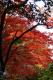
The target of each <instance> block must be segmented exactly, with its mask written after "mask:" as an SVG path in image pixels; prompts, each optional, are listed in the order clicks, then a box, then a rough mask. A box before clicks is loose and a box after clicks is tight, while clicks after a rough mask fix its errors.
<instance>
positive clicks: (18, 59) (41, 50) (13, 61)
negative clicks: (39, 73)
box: [0, 1, 52, 77]
mask: <svg viewBox="0 0 53 80" xmlns="http://www.w3.org/2000/svg"><path fill="white" fill-rule="evenodd" d="M26 2H27V1H24V2H23V3H20V4H16V5H15V4H14V3H13V4H12V5H11V4H9V5H8V6H7V7H6V8H5V10H4V12H3V14H2V18H1V25H0V26H1V27H0V44H1V45H0V52H1V53H0V64H1V66H0V67H1V68H0V72H1V77H2V75H3V72H5V69H7V70H8V72H9V73H12V70H13V72H14V73H15V74H17V73H18V75H17V76H22V77H23V75H25V76H28V75H29V74H34V70H33V69H32V67H33V66H34V67H35V66H36V65H35V64H41V65H42V67H46V66H47V65H48V64H49V63H50V61H52V60H51V58H50V56H51V54H49V52H50V50H49V49H48V48H47V47H46V46H47V45H46V44H47V43H48V44H49V43H52V42H51V39H49V37H48V36H46V35H44V34H42V33H40V32H37V31H36V30H35V29H34V28H35V27H37V26H38V25H46V26H47V27H48V25H47V24H46V23H44V22H43V24H42V23H41V24H40V23H39V22H38V23H37V25H35V26H33V27H31V28H29V29H28V28H27V26H31V25H30V24H29V23H31V21H30V20H25V19H21V18H19V17H9V16H6V13H7V12H8V11H10V10H11V9H12V12H13V10H14V8H15V9H16V8H20V7H21V9H22V10H23V7H22V6H24V5H25V3H26ZM30 9H31V6H30ZM30 9H29V10H30ZM17 10H19V9H17ZM15 11H16V10H15ZM25 12H27V13H28V11H27V8H24V13H25ZM39 12H40V11H39V10H38V13H39ZM8 13H9V12H8ZM19 14H20V11H19ZM22 14H23V13H22ZM28 15H29V13H28ZM39 15H40V14H39ZM5 16H6V17H5ZM24 16H26V14H24ZM27 17H28V16H27ZM31 17H32V18H33V15H31V16H30V17H28V18H29V19H32V18H31ZM41 18H42V15H41ZM15 20H16V21H15ZM20 21H21V22H20ZM42 21H43V20H42ZM27 23H28V24H27ZM4 24H5V25H4ZM21 25H23V27H22V26H21ZM32 29H33V31H31V30H32ZM46 37H47V38H46ZM41 40H42V41H41ZM46 41H47V42H46ZM9 44H10V45H9ZM41 44H42V45H41ZM32 45H33V46H32ZM37 48H38V50H37ZM34 53H36V54H34ZM23 61H24V62H23ZM45 62H46V63H45ZM17 64H18V65H17ZM12 65H13V66H12ZM20 65H21V66H20ZM17 66H18V67H17ZM8 67H9V68H8ZM15 67H17V69H16V68H15ZM14 68H15V70H14ZM9 69H10V70H9ZM25 76H24V77H25Z"/></svg>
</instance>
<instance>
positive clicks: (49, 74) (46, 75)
mask: <svg viewBox="0 0 53 80" xmlns="http://www.w3.org/2000/svg"><path fill="white" fill-rule="evenodd" d="M41 74H42V76H41V77H40V78H39V79H38V80H53V63H51V64H50V65H49V66H48V67H47V68H46V69H44V70H43V71H42V73H41Z"/></svg>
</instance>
